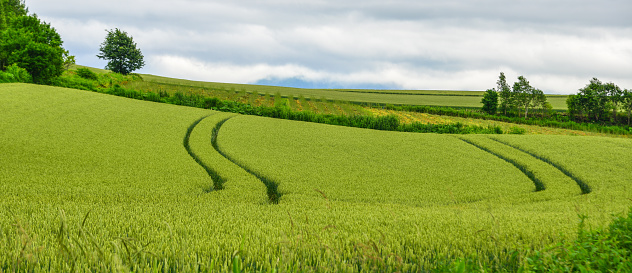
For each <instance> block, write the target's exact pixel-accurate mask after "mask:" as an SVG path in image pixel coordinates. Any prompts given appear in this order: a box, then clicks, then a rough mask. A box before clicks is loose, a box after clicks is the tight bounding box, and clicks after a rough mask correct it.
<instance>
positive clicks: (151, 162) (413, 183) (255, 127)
mask: <svg viewBox="0 0 632 273" xmlns="http://www.w3.org/2000/svg"><path fill="white" fill-rule="evenodd" d="M0 113H2V114H1V115H0V147H2V153H0V208H1V209H0V270H2V271H8V272H13V271H15V270H19V271H51V270H52V271H57V272H67V271H72V270H77V271H134V272H138V271H179V272H183V271H232V270H233V269H237V270H238V271H239V270H240V269H241V270H244V271H265V272H268V271H272V270H276V271H277V272H279V271H319V272H322V271H339V272H358V271H365V272H369V271H371V272H372V271H386V272H392V271H402V272H403V271H407V272H410V271H412V272H418V271H423V270H429V269H433V268H436V267H440V266H442V265H445V263H447V262H449V261H450V260H452V259H457V258H464V257H469V258H472V259H474V260H476V261H480V262H482V263H486V264H492V265H497V266H508V267H507V268H505V269H507V270H510V271H511V270H512V269H515V267H512V266H517V265H519V264H520V263H522V262H523V258H524V257H525V256H524V255H527V254H528V253H530V252H531V251H532V250H533V249H541V248H543V247H545V246H547V245H550V244H553V243H556V242H559V241H560V240H562V239H571V238H574V237H575V236H576V231H577V224H578V222H579V218H578V217H577V215H578V214H582V215H587V216H588V217H589V218H588V222H587V223H588V224H589V225H590V226H592V227H601V226H604V225H606V224H607V223H609V221H610V220H611V219H612V214H620V213H623V212H625V211H627V208H628V207H629V206H630V200H629V199H630V198H632V191H630V190H629V185H631V182H632V177H631V176H630V175H628V174H629V173H631V171H632V167H630V164H629V162H632V154H630V153H629V151H630V150H632V142H631V141H630V140H628V139H613V138H602V137H567V136H537V135H532V136H508V135H497V136H458V135H434V134H413V133H399V132H385V131H374V130H367V129H357V128H348V127H338V126H330V125H322V124H313V123H304V122H297V121H288V120H275V119H269V118H262V117H254V116H241V115H235V114H228V113H220V112H215V111H210V110H203V109H196V108H189V107H182V106H174V105H167V104H158V103H152V102H145V101H136V100H131V99H126V98H121V97H115V96H109V95H104V94H99V93H93V92H85V91H78V90H71V89H64V88H55V87H47V86H38V85H28V84H0ZM528 173H532V174H533V177H536V178H537V181H539V182H540V183H542V185H544V189H543V190H539V191H536V189H537V183H536V180H534V179H533V178H532V177H530V176H529V175H527V174H528ZM578 181H579V182H578ZM580 183H584V184H586V185H588V186H589V189H590V193H588V194H581V192H582V190H581V187H580ZM274 187H276V188H274ZM272 188H274V189H272ZM271 194H278V195H279V196H280V197H279V198H278V204H272V203H271V202H270V196H271ZM512 251H517V252H516V253H517V254H515V255H514V254H513V252H512ZM516 255H517V256H516Z"/></svg>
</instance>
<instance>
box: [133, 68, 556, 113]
mask: <svg viewBox="0 0 632 273" xmlns="http://www.w3.org/2000/svg"><path fill="white" fill-rule="evenodd" d="M142 76H143V79H144V80H145V81H146V82H147V83H157V84H169V85H176V86H183V87H186V86H191V87H204V88H223V89H226V90H235V91H241V90H244V91H245V92H247V93H252V92H255V91H256V92H258V93H259V94H260V95H263V94H265V93H268V94H271V95H274V94H276V93H277V92H278V93H280V94H281V95H282V96H285V97H288V96H292V97H296V98H298V97H299V96H303V97H305V98H308V99H309V98H312V99H321V98H325V99H328V100H339V101H349V102H356V103H382V104H405V105H431V106H451V107H468V108H480V107H481V106H482V104H481V99H482V96H483V92H482V91H448V90H369V89H366V90H359V89H303V88H291V87H279V86H266V85H250V84H234V83H214V82H201V81H190V80H182V79H173V78H166V77H160V76H154V75H147V74H143V75H142ZM141 87H143V86H141ZM547 97H548V101H549V103H551V106H553V109H556V110H565V109H566V98H567V96H565V95H548V96H547Z"/></svg>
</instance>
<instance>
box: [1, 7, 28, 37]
mask: <svg viewBox="0 0 632 273" xmlns="http://www.w3.org/2000/svg"><path fill="white" fill-rule="evenodd" d="M27 13H28V9H27V8H26V5H25V4H24V0H0V31H2V30H5V29H7V28H8V26H9V24H10V23H11V20H12V19H13V18H16V17H20V16H26V14H27Z"/></svg>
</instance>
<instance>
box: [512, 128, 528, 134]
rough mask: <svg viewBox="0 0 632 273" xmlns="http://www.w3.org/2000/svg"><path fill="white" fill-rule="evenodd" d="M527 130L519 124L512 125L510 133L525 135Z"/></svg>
mask: <svg viewBox="0 0 632 273" xmlns="http://www.w3.org/2000/svg"><path fill="white" fill-rule="evenodd" d="M526 132H527V130H525V129H524V128H520V127H518V126H512V127H511V128H509V133H510V134H514V135H524V134H525V133H526Z"/></svg>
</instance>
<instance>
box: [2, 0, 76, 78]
mask: <svg viewBox="0 0 632 273" xmlns="http://www.w3.org/2000/svg"><path fill="white" fill-rule="evenodd" d="M62 44H63V42H62V40H61V37H60V36H59V34H58V33H57V31H56V30H55V28H53V27H51V26H50V24H48V23H46V22H44V21H42V20H40V19H39V18H38V17H37V15H36V14H30V15H29V14H28V9H27V8H26V6H25V4H24V1H23V0H0V70H1V71H2V73H3V75H5V76H6V75H7V74H10V76H11V75H12V76H14V77H15V78H16V79H17V78H20V79H18V80H16V81H24V80H25V79H24V77H18V76H17V75H14V74H13V72H15V71H18V73H20V74H21V73H22V70H26V72H28V74H29V75H30V77H28V79H26V80H28V81H32V82H35V83H40V84H48V83H50V82H51V80H52V79H53V78H55V77H57V76H59V75H61V73H62V72H63V71H64V69H65V68H66V67H68V65H70V64H71V63H74V57H73V56H70V55H69V53H68V51H67V50H65V49H64V48H63V47H62ZM11 71H13V72H11Z"/></svg>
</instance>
